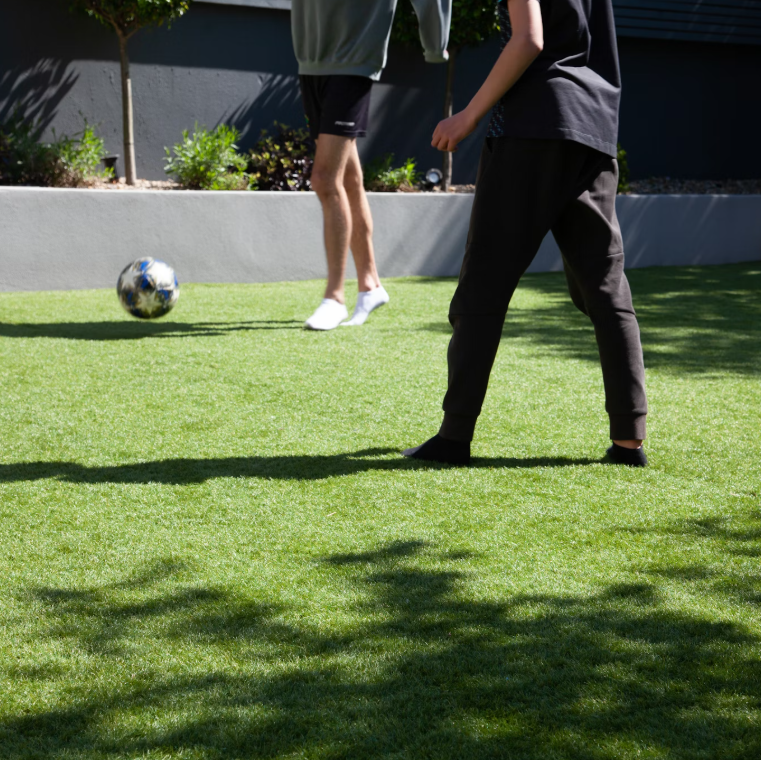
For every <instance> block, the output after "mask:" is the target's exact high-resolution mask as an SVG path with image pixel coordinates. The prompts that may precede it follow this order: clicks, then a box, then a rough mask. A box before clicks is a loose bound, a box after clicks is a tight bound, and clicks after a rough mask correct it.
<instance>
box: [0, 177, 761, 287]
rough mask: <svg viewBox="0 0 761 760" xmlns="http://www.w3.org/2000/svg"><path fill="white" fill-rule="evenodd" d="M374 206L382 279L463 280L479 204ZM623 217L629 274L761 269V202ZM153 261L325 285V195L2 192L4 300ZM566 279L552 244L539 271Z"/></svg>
mask: <svg viewBox="0 0 761 760" xmlns="http://www.w3.org/2000/svg"><path fill="white" fill-rule="evenodd" d="M369 196H370V205H371V207H372V210H373V217H374V220H375V248H376V256H377V259H378V268H379V270H380V273H381V275H382V276H384V277H396V276H402V275H427V276H443V275H456V274H457V272H458V271H459V266H460V261H461V260H462V255H463V250H464V246H465V238H466V235H467V229H468V220H469V215H470V207H471V204H472V202H473V196H472V195H454V194H452V195H442V194H403V193H370V194H369ZM617 209H618V214H619V219H620V221H621V228H622V231H623V235H624V243H625V247H626V258H627V266H629V267H645V266H666V265H672V266H674V265H676V266H678V265H689V264H701V265H702V264H723V263H736V262H741V261H753V260H757V259H761V195H748V196H737V195H735V196H730V195H721V196H720V195H670V196H669V195H641V196H635V195H630V196H619V197H618V199H617ZM141 256H153V257H154V258H161V259H164V260H166V261H167V262H168V263H169V264H171V265H172V266H173V267H174V268H175V269H176V271H177V274H178V277H179V279H180V281H181V282H276V281H283V280H303V279H319V278H322V277H324V275H325V262H324V251H323V246H322V217H321V214H320V207H319V203H318V201H317V198H316V197H315V195H314V194H313V193H265V192H255V193H244V192H238V193H227V192H180V191H164V192H159V191H139V190H136V191H127V190H123V191H120V190H108V191H106V190H58V189H42V188H0V291H13V290H57V289H75V288H98V287H110V286H113V285H114V284H115V282H116V278H117V275H118V274H119V272H120V271H121V270H122V268H123V267H124V266H126V265H127V264H128V263H129V262H130V261H132V260H133V259H136V258H139V257H141ZM561 268H562V264H561V260H560V254H559V252H558V250H557V246H556V245H555V242H554V240H553V239H552V237H551V236H548V237H547V239H546V240H545V241H544V243H543V244H542V247H541V249H540V251H539V254H538V256H537V258H536V259H535V261H534V263H533V265H532V266H531V268H530V270H529V271H534V272H543V271H544V272H546V271H555V270H560V269H561ZM350 270H351V271H350V275H352V276H353V268H351V267H350Z"/></svg>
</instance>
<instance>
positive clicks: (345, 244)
mask: <svg viewBox="0 0 761 760" xmlns="http://www.w3.org/2000/svg"><path fill="white" fill-rule="evenodd" d="M355 143H356V141H355V140H354V139H353V138H349V137H340V136H338V135H320V137H319V139H318V140H317V151H316V153H315V158H314V167H313V169H312V189H313V190H314V191H315V193H317V197H318V198H319V199H320V203H321V204H322V217H323V222H324V233H325V253H326V255H327V259H328V282H327V285H326V287H325V298H331V299H333V300H334V301H338V302H339V303H344V301H345V298H344V278H345V274H346V259H347V257H348V255H349V242H350V240H351V238H352V218H351V206H350V205H349V198H348V196H347V193H346V188H345V187H344V177H345V174H346V167H347V163H348V161H349V159H350V157H351V154H352V149H353V150H354V151H355V152H356V144H355Z"/></svg>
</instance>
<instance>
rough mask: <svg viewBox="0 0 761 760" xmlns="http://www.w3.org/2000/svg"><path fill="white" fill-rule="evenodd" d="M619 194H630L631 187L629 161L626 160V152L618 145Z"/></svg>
mask: <svg viewBox="0 0 761 760" xmlns="http://www.w3.org/2000/svg"><path fill="white" fill-rule="evenodd" d="M617 160H618V192H619V193H628V192H629V190H630V189H631V188H630V187H629V160H628V159H627V158H626V151H625V150H624V149H623V148H622V147H621V143H618V155H617Z"/></svg>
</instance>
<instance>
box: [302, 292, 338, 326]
mask: <svg viewBox="0 0 761 760" xmlns="http://www.w3.org/2000/svg"><path fill="white" fill-rule="evenodd" d="M348 316H349V312H348V311H346V307H345V306H344V305H343V304H342V303H338V301H335V300H333V299H332V298H323V299H322V303H321V304H320V305H319V306H318V307H317V309H316V311H315V312H314V314H312V316H311V317H309V319H307V321H306V322H304V327H305V328H306V329H307V330H333V329H334V328H336V327H338V325H340V324H341V322H343V321H344V319H346V317H348Z"/></svg>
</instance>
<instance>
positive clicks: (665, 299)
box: [424, 262, 761, 374]
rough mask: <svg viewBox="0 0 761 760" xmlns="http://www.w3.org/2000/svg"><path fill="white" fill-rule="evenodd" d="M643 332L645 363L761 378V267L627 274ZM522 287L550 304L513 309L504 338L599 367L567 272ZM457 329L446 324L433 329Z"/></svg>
mask: <svg viewBox="0 0 761 760" xmlns="http://www.w3.org/2000/svg"><path fill="white" fill-rule="evenodd" d="M627 277H628V278H629V281H630V283H631V287H632V291H633V298H634V306H635V308H636V310H637V318H638V320H639V325H640V329H641V333H642V344H643V349H644V353H645V366H646V367H648V368H657V369H659V370H662V371H670V372H674V373H680V372H694V373H706V372H715V371H720V372H721V371H729V372H736V373H740V374H757V373H761V351H759V350H758V346H759V343H761V262H753V263H750V264H734V265H725V266H710V267H651V268H648V269H633V270H628V271H627ZM521 286H522V287H523V288H526V289H529V290H534V291H538V292H540V293H542V294H544V295H547V296H549V297H550V305H549V306H546V307H542V308H535V307H529V308H526V309H521V308H513V307H511V308H510V310H509V311H508V315H507V320H506V321H505V327H504V330H503V339H504V340H508V341H509V340H515V341H530V342H531V343H532V344H538V345H541V346H543V347H544V348H546V349H547V353H548V354H552V353H554V352H557V351H560V352H561V353H564V354H567V355H570V356H572V357H574V358H577V359H584V360H587V361H592V362H598V361H599V358H598V353H597V345H596V343H595V339H594V333H593V330H592V325H591V323H590V322H589V319H588V318H587V317H586V316H585V315H583V314H582V313H581V312H579V311H578V310H577V309H576V308H575V307H574V306H573V304H572V303H571V300H570V297H569V295H568V288H567V286H566V282H565V276H564V275H563V274H528V275H525V277H524V278H523V280H522V281H521ZM424 329H428V330H431V331H435V332H446V333H450V332H451V327H450V326H449V324H448V323H447V322H445V321H443V320H442V321H441V322H436V323H432V324H430V325H428V326H426V327H425V328H424Z"/></svg>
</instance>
